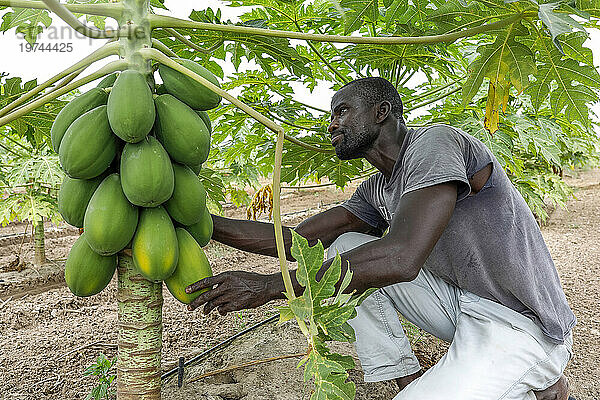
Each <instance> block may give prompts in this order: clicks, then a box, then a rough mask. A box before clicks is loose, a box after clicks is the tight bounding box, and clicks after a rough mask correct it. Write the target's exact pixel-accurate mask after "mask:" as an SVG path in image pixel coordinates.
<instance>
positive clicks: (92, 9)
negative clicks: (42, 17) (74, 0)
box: [0, 0, 123, 19]
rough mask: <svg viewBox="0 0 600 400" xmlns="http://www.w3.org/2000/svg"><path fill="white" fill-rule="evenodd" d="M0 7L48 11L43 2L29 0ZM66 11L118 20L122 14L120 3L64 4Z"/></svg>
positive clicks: (2, 0)
mask: <svg viewBox="0 0 600 400" xmlns="http://www.w3.org/2000/svg"><path fill="white" fill-rule="evenodd" d="M0 6H3V7H12V8H33V9H41V10H49V8H48V6H47V5H46V4H44V2H43V1H31V0H0ZM64 6H65V7H66V8H67V10H69V11H71V12H74V13H81V14H88V15H100V16H103V17H111V18H115V19H119V17H120V16H121V13H122V12H123V6H122V5H121V3H109V4H65V5H64Z"/></svg>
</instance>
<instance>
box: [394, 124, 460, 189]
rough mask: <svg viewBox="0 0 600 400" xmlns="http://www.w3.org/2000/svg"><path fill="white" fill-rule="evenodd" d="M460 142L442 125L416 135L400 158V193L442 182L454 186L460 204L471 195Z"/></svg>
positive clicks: (457, 136) (456, 136) (452, 131)
mask: <svg viewBox="0 0 600 400" xmlns="http://www.w3.org/2000/svg"><path fill="white" fill-rule="evenodd" d="M464 146H466V143H465V141H464V139H463V138H462V137H461V136H460V134H459V133H458V132H456V131H455V130H453V129H452V128H450V127H446V126H443V125H440V126H433V127H431V128H428V129H426V130H424V131H423V132H420V133H419V135H418V136H417V137H415V138H414V140H413V142H412V143H411V144H410V146H409V147H408V148H407V150H406V154H405V155H404V161H403V163H404V173H403V181H404V185H403V187H404V190H403V192H402V196H404V195H405V194H406V193H408V192H412V191H414V190H418V189H422V188H425V187H428V186H434V185H438V184H440V183H444V182H450V181H457V182H458V197H457V201H460V200H462V199H464V198H465V197H467V196H468V195H469V193H470V192H471V186H470V185H469V180H468V179H467V166H466V162H465V156H464V151H463V147H464Z"/></svg>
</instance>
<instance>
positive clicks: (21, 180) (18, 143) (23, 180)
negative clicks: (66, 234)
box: [0, 77, 65, 266]
mask: <svg viewBox="0 0 600 400" xmlns="http://www.w3.org/2000/svg"><path fill="white" fill-rule="evenodd" d="M4 78H7V77H3V78H2V79H4ZM35 86H36V82H35V81H29V82H26V83H24V84H21V78H18V77H10V78H8V79H4V81H3V82H0V106H5V105H7V104H9V103H10V102H11V101H12V100H14V99H15V98H17V97H18V96H19V95H21V94H22V93H24V92H26V91H27V90H29V89H31V88H34V87H35ZM64 103H65V102H64V101H60V100H53V101H52V102H50V103H49V104H47V105H46V106H45V107H43V108H42V109H39V110H36V111H35V112H33V113H31V114H29V115H27V116H26V117H25V118H20V119H18V120H16V121H13V122H12V123H10V124H8V125H6V126H4V127H3V128H4V129H3V132H1V133H0V136H1V137H2V144H1V145H0V146H2V148H3V150H4V152H5V157H4V158H3V164H4V165H3V168H4V169H5V170H6V173H4V174H3V179H2V181H3V191H4V192H5V194H6V198H5V199H4V200H3V201H2V203H0V223H1V224H2V225H6V224H8V223H9V222H10V221H12V220H19V221H27V223H28V224H31V228H32V234H33V237H34V260H33V264H34V265H35V266H40V265H42V264H44V263H45V262H46V255H45V241H44V220H51V221H53V222H54V223H58V222H59V221H60V220H61V218H60V214H59V213H58V208H57V192H58V186H59V185H60V182H61V181H62V176H63V174H62V172H61V171H60V169H59V167H58V158H57V157H56V155H55V154H53V153H52V152H48V150H47V147H46V140H47V139H48V136H47V134H46V132H48V131H49V129H50V126H51V125H52V121H53V120H54V118H55V117H56V114H57V112H58V110H60V108H62V106H63V105H64ZM9 166H10V168H9ZM19 256H20V255H19Z"/></svg>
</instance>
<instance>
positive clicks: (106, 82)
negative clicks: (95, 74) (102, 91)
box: [96, 73, 119, 97]
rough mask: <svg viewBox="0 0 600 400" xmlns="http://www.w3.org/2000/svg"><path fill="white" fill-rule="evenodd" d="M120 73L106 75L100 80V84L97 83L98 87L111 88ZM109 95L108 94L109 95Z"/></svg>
mask: <svg viewBox="0 0 600 400" xmlns="http://www.w3.org/2000/svg"><path fill="white" fill-rule="evenodd" d="M118 76H119V75H118V74H116V73H115V74H110V75H106V76H105V77H104V78H103V79H102V80H101V81H100V82H98V84H97V85H96V87H98V88H109V87H112V86H113V85H114V84H115V81H116V80H117V77H118ZM107 97H108V95H107Z"/></svg>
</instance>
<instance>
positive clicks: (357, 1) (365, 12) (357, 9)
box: [340, 0, 379, 34]
mask: <svg viewBox="0 0 600 400" xmlns="http://www.w3.org/2000/svg"><path fill="white" fill-rule="evenodd" d="M378 3H379V2H378V1H377V0H341V1H340V5H341V6H342V7H343V9H344V15H343V18H344V33H345V34H348V33H350V32H354V31H355V30H357V29H358V28H360V27H361V26H362V24H363V23H364V22H365V21H367V22H375V21H377V18H378V17H379V9H378Z"/></svg>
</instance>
